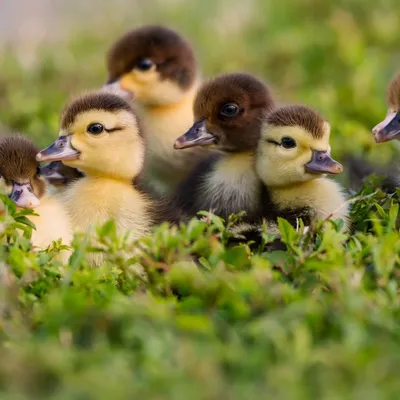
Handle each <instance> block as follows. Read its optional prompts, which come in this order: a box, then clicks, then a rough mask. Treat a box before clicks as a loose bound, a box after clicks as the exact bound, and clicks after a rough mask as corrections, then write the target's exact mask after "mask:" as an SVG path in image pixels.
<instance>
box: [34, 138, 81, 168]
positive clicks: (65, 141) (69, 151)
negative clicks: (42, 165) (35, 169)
mask: <svg viewBox="0 0 400 400" xmlns="http://www.w3.org/2000/svg"><path fill="white" fill-rule="evenodd" d="M71 136H72V135H68V136H60V137H59V138H58V139H57V140H56V141H55V142H54V143H52V144H51V145H50V146H48V147H46V148H45V149H44V150H42V151H40V152H39V153H38V154H37V155H36V160H37V161H39V162H42V161H72V160H77V159H78V158H79V155H80V153H79V151H78V150H75V149H74V148H73V147H72V144H71Z"/></svg>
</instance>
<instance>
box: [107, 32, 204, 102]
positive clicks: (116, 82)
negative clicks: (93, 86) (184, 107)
mask: <svg viewBox="0 0 400 400" xmlns="http://www.w3.org/2000/svg"><path fill="white" fill-rule="evenodd" d="M107 69H108V82H107V84H106V85H105V86H104V87H103V88H104V89H105V90H110V91H114V92H117V93H118V92H121V90H122V92H123V93H125V94H128V95H129V94H130V95H131V96H133V97H134V98H135V100H136V101H137V102H138V103H140V104H143V105H144V106H160V105H169V104H175V103H178V102H180V101H181V100H182V99H183V98H184V97H185V95H186V93H187V92H188V91H189V90H191V89H192V88H193V87H194V85H195V83H196V81H197V63H196V59H195V56H194V53H193V50H192V47H191V45H190V44H189V43H188V42H187V41H186V40H185V39H183V38H182V37H181V36H180V35H179V34H178V33H177V32H175V31H173V30H171V29H169V28H166V27H163V26H158V25H148V26H143V27H141V28H138V29H134V30H132V31H129V32H127V33H126V34H125V35H123V36H122V37H121V38H120V39H119V40H118V41H117V42H116V43H114V44H113V45H112V47H111V48H110V50H109V52H108V55H107Z"/></svg>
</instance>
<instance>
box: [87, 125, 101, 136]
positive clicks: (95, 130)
mask: <svg viewBox="0 0 400 400" xmlns="http://www.w3.org/2000/svg"><path fill="white" fill-rule="evenodd" d="M87 131H88V132H89V133H91V134H92V135H100V133H103V131H104V126H103V125H102V124H98V123H96V124H90V125H88V127H87Z"/></svg>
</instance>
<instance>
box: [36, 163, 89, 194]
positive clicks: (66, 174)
mask: <svg viewBox="0 0 400 400" xmlns="http://www.w3.org/2000/svg"><path fill="white" fill-rule="evenodd" d="M40 171H41V173H42V175H43V177H44V178H45V179H46V181H47V182H48V183H49V184H50V185H52V186H54V187H55V188H56V189H62V188H65V187H66V186H67V185H69V184H70V183H71V182H73V181H75V180H77V179H79V178H82V177H83V173H82V172H81V171H79V170H78V169H76V168H71V167H68V166H66V165H64V164H63V163H62V162H61V161H53V162H51V163H49V164H47V165H45V166H42V167H41V168H40Z"/></svg>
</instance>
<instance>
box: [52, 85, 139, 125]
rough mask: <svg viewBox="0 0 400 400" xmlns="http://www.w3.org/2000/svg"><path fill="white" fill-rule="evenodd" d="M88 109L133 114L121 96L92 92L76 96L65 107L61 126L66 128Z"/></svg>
mask: <svg viewBox="0 0 400 400" xmlns="http://www.w3.org/2000/svg"><path fill="white" fill-rule="evenodd" d="M90 110H101V111H109V112H116V111H120V110H125V111H128V112H130V113H132V114H135V112H134V110H133V108H132V106H131V105H130V104H129V103H128V102H126V101H125V100H124V99H123V98H122V97H120V96H117V95H115V94H112V93H108V92H94V93H88V94H85V95H82V96H80V97H77V98H76V99H75V100H72V102H71V103H69V105H67V107H65V109H64V111H63V113H62V114H61V121H60V124H61V128H63V129H66V128H68V127H69V126H71V125H72V124H73V122H74V121H75V118H76V117H77V116H78V115H79V114H82V113H84V112H87V111H90Z"/></svg>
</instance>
